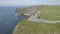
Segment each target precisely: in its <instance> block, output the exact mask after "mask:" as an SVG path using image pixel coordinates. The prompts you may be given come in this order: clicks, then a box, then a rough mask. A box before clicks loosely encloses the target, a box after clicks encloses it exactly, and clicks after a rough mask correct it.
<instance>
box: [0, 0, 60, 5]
mask: <svg viewBox="0 0 60 34" xmlns="http://www.w3.org/2000/svg"><path fill="white" fill-rule="evenodd" d="M24 5H60V0H0V6H24Z"/></svg>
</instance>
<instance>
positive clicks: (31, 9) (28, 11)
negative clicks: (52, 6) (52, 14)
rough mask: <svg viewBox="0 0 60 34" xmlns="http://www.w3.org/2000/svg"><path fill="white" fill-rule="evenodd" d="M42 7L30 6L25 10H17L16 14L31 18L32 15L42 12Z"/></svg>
mask: <svg viewBox="0 0 60 34" xmlns="http://www.w3.org/2000/svg"><path fill="white" fill-rule="evenodd" d="M41 8H42V6H28V7H24V8H17V9H16V13H17V14H20V15H26V16H31V15H32V14H34V13H36V12H37V11H40V9H41Z"/></svg>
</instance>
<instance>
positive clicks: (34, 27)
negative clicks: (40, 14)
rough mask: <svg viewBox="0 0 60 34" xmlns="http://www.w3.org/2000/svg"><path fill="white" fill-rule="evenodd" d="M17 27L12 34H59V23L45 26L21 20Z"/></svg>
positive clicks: (45, 24) (44, 24)
mask: <svg viewBox="0 0 60 34" xmlns="http://www.w3.org/2000/svg"><path fill="white" fill-rule="evenodd" d="M17 26H18V27H17ZM17 26H16V28H15V29H14V31H13V34H53V33H55V34H60V23H57V24H47V23H38V22H30V21H28V20H23V21H22V22H19V24H18V25H17Z"/></svg>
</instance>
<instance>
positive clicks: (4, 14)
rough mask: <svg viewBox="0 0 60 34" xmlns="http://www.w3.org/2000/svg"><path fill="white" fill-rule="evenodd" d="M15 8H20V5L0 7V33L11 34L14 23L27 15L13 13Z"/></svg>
mask: <svg viewBox="0 0 60 34" xmlns="http://www.w3.org/2000/svg"><path fill="white" fill-rule="evenodd" d="M16 8H22V6H6V7H5V6H4V7H0V34H12V31H13V30H14V27H15V26H16V24H17V23H18V22H19V21H21V20H23V19H25V18H26V17H27V16H24V15H21V16H19V17H18V16H17V15H15V10H16Z"/></svg>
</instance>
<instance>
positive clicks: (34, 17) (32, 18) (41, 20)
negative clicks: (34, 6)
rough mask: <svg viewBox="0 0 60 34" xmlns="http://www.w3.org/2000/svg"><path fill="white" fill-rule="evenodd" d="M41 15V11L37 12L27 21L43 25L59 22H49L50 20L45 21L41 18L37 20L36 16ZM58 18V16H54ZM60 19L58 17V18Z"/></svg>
mask: <svg viewBox="0 0 60 34" xmlns="http://www.w3.org/2000/svg"><path fill="white" fill-rule="evenodd" d="M39 13H41V11H39V12H37V13H36V14H34V15H32V16H31V17H30V18H29V19H28V20H29V21H34V22H43V23H58V22H60V20H56V21H51V20H46V19H43V18H40V19H39V18H37V14H39ZM56 17H58V16H56ZM59 17H60V16H59Z"/></svg>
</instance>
